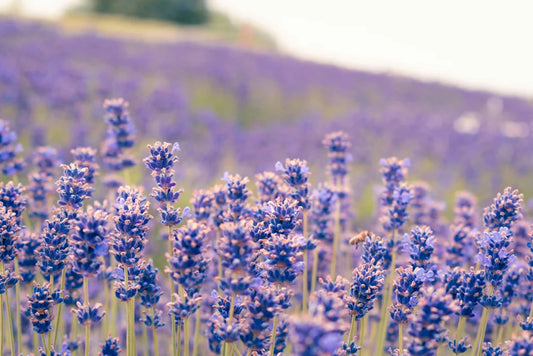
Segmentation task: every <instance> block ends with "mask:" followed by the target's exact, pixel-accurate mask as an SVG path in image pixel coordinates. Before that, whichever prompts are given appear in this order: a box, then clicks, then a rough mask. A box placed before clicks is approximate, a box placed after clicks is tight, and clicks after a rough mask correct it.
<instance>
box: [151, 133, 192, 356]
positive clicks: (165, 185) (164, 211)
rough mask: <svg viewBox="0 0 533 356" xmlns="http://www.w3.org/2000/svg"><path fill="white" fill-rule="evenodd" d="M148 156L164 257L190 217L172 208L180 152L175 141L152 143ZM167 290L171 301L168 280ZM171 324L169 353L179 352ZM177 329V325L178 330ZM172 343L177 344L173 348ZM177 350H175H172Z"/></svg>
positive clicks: (171, 287) (186, 211)
mask: <svg viewBox="0 0 533 356" xmlns="http://www.w3.org/2000/svg"><path fill="white" fill-rule="evenodd" d="M148 149H149V150H150V155H149V156H148V157H146V158H145V159H144V160H143V163H144V164H145V166H146V167H147V168H148V169H149V170H151V171H152V177H154V179H155V181H156V184H157V186H156V187H154V188H153V190H152V194H151V196H152V197H153V198H154V199H155V200H156V201H157V204H158V208H157V210H158V212H159V214H160V216H161V223H162V225H163V226H166V227H167V228H168V250H167V251H168V252H167V253H168V254H169V255H172V253H173V242H172V234H173V227H174V226H176V225H179V224H180V223H181V221H182V220H183V219H184V218H185V217H187V216H189V215H190V212H189V211H190V210H189V208H185V209H183V212H182V211H181V209H180V208H178V207H175V206H174V205H175V204H176V202H177V201H178V199H179V197H180V195H181V193H182V190H181V189H176V182H175V181H174V173H175V171H174V164H175V163H176V162H177V161H178V157H177V155H176V153H177V152H179V150H180V146H179V144H178V143H177V142H175V143H174V144H170V143H168V142H164V143H161V142H159V141H158V142H155V143H154V145H153V146H152V145H149V146H148ZM169 290H170V293H171V302H172V298H173V296H174V292H175V286H174V283H173V281H172V279H171V278H169ZM171 319H172V320H171V324H172V340H173V341H172V350H173V351H172V353H173V354H176V352H179V351H178V350H179V348H180V343H181V341H180V340H179V337H178V340H176V331H175V327H176V320H175V316H174V315H173V314H171ZM180 327H181V326H178V328H180ZM176 342H177V343H178V345H176ZM176 347H177V348H178V350H177V349H176Z"/></svg>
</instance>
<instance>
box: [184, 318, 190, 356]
mask: <svg viewBox="0 0 533 356" xmlns="http://www.w3.org/2000/svg"><path fill="white" fill-rule="evenodd" d="M183 355H184V356H189V318H185V319H184V320H183Z"/></svg>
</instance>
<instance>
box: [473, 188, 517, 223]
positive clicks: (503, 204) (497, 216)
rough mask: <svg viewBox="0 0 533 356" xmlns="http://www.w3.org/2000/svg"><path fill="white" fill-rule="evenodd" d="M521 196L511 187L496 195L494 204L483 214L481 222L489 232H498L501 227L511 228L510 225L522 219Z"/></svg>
mask: <svg viewBox="0 0 533 356" xmlns="http://www.w3.org/2000/svg"><path fill="white" fill-rule="evenodd" d="M522 200H523V195H522V194H520V193H519V192H518V190H516V189H515V190H512V188H511V187H507V188H505V189H504V191H503V193H498V195H497V196H496V198H494V202H493V203H492V204H491V205H490V206H489V207H487V208H485V212H484V214H483V222H484V223H485V226H486V227H487V228H488V229H490V230H498V229H500V228H502V227H505V228H508V229H510V228H511V225H512V224H513V223H514V222H515V221H517V220H519V219H520V218H521V217H522V207H521V203H522Z"/></svg>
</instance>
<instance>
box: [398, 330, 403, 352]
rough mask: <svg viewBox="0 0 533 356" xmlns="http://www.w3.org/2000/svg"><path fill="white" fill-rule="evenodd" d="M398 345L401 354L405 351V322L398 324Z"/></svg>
mask: <svg viewBox="0 0 533 356" xmlns="http://www.w3.org/2000/svg"><path fill="white" fill-rule="evenodd" d="M398 346H399V347H400V354H401V353H402V352H403V323H400V324H398Z"/></svg>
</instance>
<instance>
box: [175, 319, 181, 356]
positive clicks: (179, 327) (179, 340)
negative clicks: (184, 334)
mask: <svg viewBox="0 0 533 356" xmlns="http://www.w3.org/2000/svg"><path fill="white" fill-rule="evenodd" d="M180 352H181V325H178V352H177V353H176V355H178V356H180Z"/></svg>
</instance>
